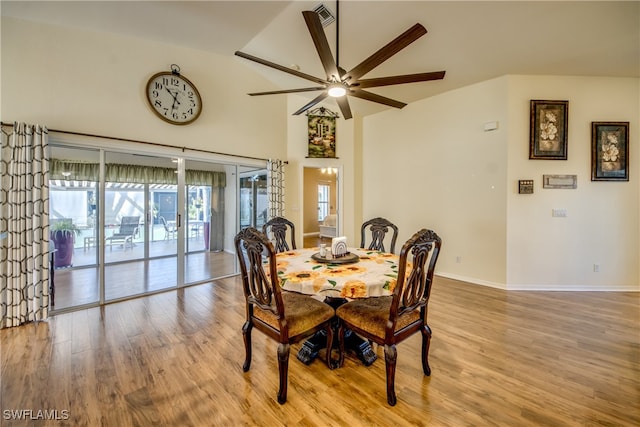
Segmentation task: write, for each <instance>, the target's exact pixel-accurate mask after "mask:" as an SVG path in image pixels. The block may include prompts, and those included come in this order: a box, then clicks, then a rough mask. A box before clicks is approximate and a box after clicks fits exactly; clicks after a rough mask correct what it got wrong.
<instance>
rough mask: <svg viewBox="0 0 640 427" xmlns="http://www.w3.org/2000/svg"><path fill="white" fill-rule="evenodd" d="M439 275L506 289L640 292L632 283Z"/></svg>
mask: <svg viewBox="0 0 640 427" xmlns="http://www.w3.org/2000/svg"><path fill="white" fill-rule="evenodd" d="M437 276H442V277H446V278H448V279H453V280H460V281H462V282H467V283H472V284H474V285H481V286H488V287H490V288H496V289H502V290H505V291H544V292H550V291H561V292H640V286H632V285H591V286H585V285H578V284H574V285H571V284H559V285H549V284H538V285H536V284H504V283H495V282H489V281H486V280H481V279H477V278H475V277H467V276H461V275H458V274H451V273H438V274H437Z"/></svg>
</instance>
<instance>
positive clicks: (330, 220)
mask: <svg viewBox="0 0 640 427" xmlns="http://www.w3.org/2000/svg"><path fill="white" fill-rule="evenodd" d="M338 179H339V176H338V169H336V168H330V167H326V168H320V167H306V166H305V167H304V168H303V186H304V187H303V195H304V196H303V197H304V200H303V219H302V223H303V228H302V229H303V236H304V239H305V247H307V246H317V244H319V243H321V242H323V241H324V242H325V243H326V241H327V240H328V239H330V238H331V237H335V236H337V235H338V230H339V229H340V227H339V223H338V217H339V215H338V200H340V198H339V194H338ZM332 234H333V235H332Z"/></svg>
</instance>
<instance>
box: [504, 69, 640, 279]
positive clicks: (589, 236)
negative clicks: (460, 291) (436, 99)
mask: <svg viewBox="0 0 640 427" xmlns="http://www.w3.org/2000/svg"><path fill="white" fill-rule="evenodd" d="M638 82H639V80H638V79H631V78H630V79H625V78H595V77H555V76H553V77H552V76H510V77H509V79H508V85H509V91H508V93H509V147H508V153H509V154H508V161H509V171H508V177H507V186H508V191H507V204H508V227H507V235H508V241H507V249H508V250H507V252H508V263H507V264H508V267H507V269H508V275H507V283H508V285H509V287H510V288H516V289H529V288H531V289H567V290H573V289H607V290H629V289H635V290H640V286H639V285H638V283H639V272H638V271H639V270H638V264H639V262H638V260H639V258H638V257H639V256H640V255H639V246H638V241H639V239H638V235H639V228H638V226H639V221H640V210H639V206H638V200H639V197H638V194H639V187H638V173H639V172H640V157H639V156H638V148H640V145H639V143H638V141H639V140H640V138H639V136H640V132H639V129H638V128H639V125H640V123H639V118H640V108H639V105H638V104H639V99H640V98H639V95H640V88H639V84H638ZM531 99H545V100H546V99H556V100H568V101H569V126H568V132H569V133H568V158H567V160H529V145H528V141H529V101H530V100H531ZM592 121H623V122H624V121H628V122H630V126H629V130H630V134H629V142H630V147H629V152H630V155H629V160H630V162H631V163H630V165H629V177H630V180H629V182H603V181H596V182H592V181H591V122H592ZM544 174H568V175H577V179H578V188H577V189H575V190H567V189H544V188H542V176H543V175H544ZM529 178H531V179H534V181H535V183H534V185H535V188H534V194H532V195H519V194H517V181H518V179H529ZM554 208H564V209H567V213H568V216H567V217H566V218H554V217H552V216H551V210H552V209H554ZM594 264H599V266H600V272H597V273H596V272H594V271H593V270H594V269H593V265H594Z"/></svg>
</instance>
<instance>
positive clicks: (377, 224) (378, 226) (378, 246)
mask: <svg viewBox="0 0 640 427" xmlns="http://www.w3.org/2000/svg"><path fill="white" fill-rule="evenodd" d="M389 229H391V230H392V231H393V233H392V234H391V248H390V249H391V251H390V252H391V253H395V251H396V240H397V239H398V227H397V226H396V225H395V224H393V223H392V222H391V221H389V220H388V219H385V218H381V217H377V218H373V219H370V220H369V221H365V222H364V223H362V227H360V247H361V248H362V249H364V248H365V243H364V242H365V241H366V235H367V231H370V232H371V243H370V244H369V247H368V248H367V249H369V250H374V251H382V252H386V250H385V247H384V240H385V237H386V235H387V233H388V232H389Z"/></svg>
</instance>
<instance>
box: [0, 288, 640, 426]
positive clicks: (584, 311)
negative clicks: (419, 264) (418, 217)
mask: <svg viewBox="0 0 640 427" xmlns="http://www.w3.org/2000/svg"><path fill="white" fill-rule="evenodd" d="M639 307H640V295H639V294H637V293H636V294H634V293H606V292H576V293H569V292H518V291H512V292H505V291H501V290H496V289H492V288H487V287H482V286H478V285H471V284H467V283H463V282H458V281H454V280H450V279H445V278H441V277H437V278H436V280H435V284H434V288H433V293H432V297H431V302H430V314H429V319H430V322H429V323H430V325H431V327H432V329H433V340H432V344H431V353H430V363H431V368H432V374H431V376H430V377H425V376H423V374H422V369H421V364H420V337H419V336H414V337H412V338H410V339H409V340H407V341H406V342H404V343H402V344H400V345H399V346H398V365H397V375H396V391H397V395H398V403H397V405H396V406H395V407H390V406H388V405H387V403H386V394H385V367H384V353H383V350H382V348H379V347H375V348H374V349H375V351H376V352H377V354H378V356H379V359H378V360H377V361H376V362H375V363H374V364H373V365H372V366H370V367H365V366H363V365H362V364H361V363H360V362H359V360H358V359H357V358H356V357H355V356H354V355H352V354H348V355H347V357H346V361H345V365H344V367H342V368H340V369H337V370H333V371H331V370H329V369H328V368H327V367H326V366H325V365H324V364H323V363H322V362H321V361H320V360H316V361H314V362H313V363H312V364H311V365H310V366H306V365H304V364H302V363H301V362H299V361H298V360H297V359H296V357H295V355H296V353H297V351H298V349H299V345H297V346H293V347H292V350H291V357H290V362H289V394H288V401H287V403H286V404H284V405H279V404H278V403H277V400H276V393H277V387H278V374H277V358H276V345H275V344H274V342H273V341H272V340H270V339H267V338H265V337H264V336H263V335H262V334H260V333H259V332H257V331H256V332H255V333H254V334H253V363H252V365H251V370H250V371H249V372H247V373H244V372H242V363H243V360H244V345H243V341H242V335H241V327H242V323H243V321H244V305H243V296H242V290H241V287H240V280H239V278H238V277H237V276H236V277H230V278H227V279H222V280H218V281H214V282H211V283H206V284H202V285H196V286H192V287H189V288H184V289H181V290H176V291H169V292H166V293H162V294H156V295H152V296H148V297H143V298H138V299H133V300H129V301H123V302H119V303H114V304H110V305H106V306H104V307H101V308H91V309H85V310H80V311H76V312H72V313H66V314H60V315H57V316H55V317H53V318H51V319H49V320H48V321H47V322H41V323H38V324H29V325H24V326H21V327H17V328H10V329H3V330H0V342H1V346H0V351H1V354H0V360H1V365H0V368H1V373H2V375H1V389H0V391H1V396H0V397H1V406H2V408H1V409H2V412H1V413H0V417H2V419H1V420H0V424H1V425H2V426H31V425H34V426H117V427H125V426H269V427H271V426H294V425H295V426H350V427H358V426H405V425H406V426H409V425H411V426H455V427H458V426H536V427H539V426H638V425H640V360H639V359H640V344H639V337H640V327H639V325H640V312H639ZM11 410H13V411H18V410H32V411H33V412H32V415H33V414H37V411H38V410H57V411H58V412H57V415H58V416H60V417H63V415H64V414H68V419H66V420H64V419H62V420H57V421H46V420H38V421H33V420H29V419H28V420H24V419H23V420H15V419H8V418H10V417H7V415H11V413H10V412H7V411H11ZM63 411H67V412H63ZM23 414H24V412H23Z"/></svg>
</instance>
